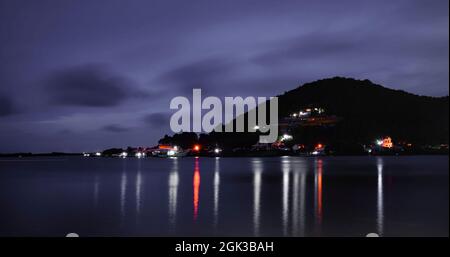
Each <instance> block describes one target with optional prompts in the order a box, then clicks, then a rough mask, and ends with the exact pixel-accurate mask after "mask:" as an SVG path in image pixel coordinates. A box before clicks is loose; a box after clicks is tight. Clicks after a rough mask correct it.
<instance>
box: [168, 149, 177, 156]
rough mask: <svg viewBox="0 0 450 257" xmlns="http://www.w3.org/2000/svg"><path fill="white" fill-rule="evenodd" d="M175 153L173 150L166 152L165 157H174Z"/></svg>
mask: <svg viewBox="0 0 450 257" xmlns="http://www.w3.org/2000/svg"><path fill="white" fill-rule="evenodd" d="M175 153H176V152H175V151H174V150H169V151H167V155H168V156H174V155H175Z"/></svg>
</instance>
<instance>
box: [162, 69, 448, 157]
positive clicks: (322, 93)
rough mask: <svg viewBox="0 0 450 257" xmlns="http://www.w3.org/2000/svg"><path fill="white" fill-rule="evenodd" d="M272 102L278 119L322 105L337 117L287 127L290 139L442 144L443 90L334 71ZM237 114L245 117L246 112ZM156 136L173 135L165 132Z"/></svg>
mask: <svg viewBox="0 0 450 257" xmlns="http://www.w3.org/2000/svg"><path fill="white" fill-rule="evenodd" d="M278 102H279V114H278V116H279V120H280V122H281V121H282V120H283V118H286V117H289V116H290V115H291V114H292V113H295V112H299V110H302V109H305V108H310V107H320V108H323V109H324V110H325V113H326V115H329V116H337V117H338V118H339V121H338V122H337V123H335V124H333V125H332V126H292V127H290V128H289V134H291V135H293V140H292V141H291V142H290V144H291V145H292V144H304V145H309V146H310V147H311V146H313V145H315V144H317V143H318V142H320V143H323V144H326V145H327V146H329V147H330V148H331V149H333V151H334V152H336V153H360V152H361V151H362V145H368V144H372V143H374V141H375V140H376V139H378V138H381V137H385V136H389V137H391V138H392V139H393V141H394V143H404V144H410V145H414V146H417V147H423V146H427V145H439V144H448V135H449V130H448V127H449V121H448V114H449V98H448V96H445V97H429V96H419V95H414V94H411V93H408V92H405V91H401V90H393V89H389V88H386V87H383V86H381V85H377V84H374V83H372V82H371V81H369V80H356V79H352V78H343V77H334V78H328V79H322V80H318V81H314V82H311V83H306V84H304V85H301V86H299V87H297V88H295V89H293V90H291V91H287V92H285V93H284V94H282V95H278ZM243 115H244V116H245V121H247V113H245V114H243ZM235 121H236V120H233V122H235ZM245 127H246V128H247V125H246V126H245ZM280 131H281V130H280ZM183 134H184V133H183ZM186 136H190V135H187V134H186ZM182 137H183V136H182ZM258 139H259V135H258V133H248V132H241V133H216V132H211V133H209V134H201V135H200V137H199V138H198V140H196V141H197V142H200V143H202V144H203V145H220V146H223V147H225V148H234V147H248V146H251V145H253V144H255V143H257V142H258ZM162 141H164V142H166V143H169V142H172V141H173V140H172V138H171V137H168V138H167V137H166V138H165V140H162ZM172 143H179V142H178V141H177V140H175V141H173V142H172Z"/></svg>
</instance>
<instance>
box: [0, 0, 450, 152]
mask: <svg viewBox="0 0 450 257" xmlns="http://www.w3.org/2000/svg"><path fill="white" fill-rule="evenodd" d="M448 5H449V1H448V0H434V1H426V0H422V1H414V0H404V1H402V0H396V1H378V0H377V1H375V0H374V1H361V0H355V1H299V0H298V1H285V0H283V1H275V0H274V1H263V0H255V1H245V0H239V1H237V0H235V1H230V0H215V1H211V0H205V1H198V0H190V1H181V0H180V1H168V0H164V1H154V0H145V1H130V0H127V1H125V0H122V1H117V0H93V1H88V0H77V1H75V0H65V1H60V0H52V1H45V0H36V1H31V0H29V1H22V0H0V60H1V63H0V152H17V151H33V152H48V151H66V152H77V151H97V150H102V149H105V148H108V147H126V146H128V145H130V146H144V145H147V146H152V145H155V144H156V142H157V140H158V139H159V138H160V137H161V136H163V135H164V134H165V133H169V132H170V131H169V123H168V119H169V115H170V113H171V112H170V110H169V102H170V100H171V98H172V97H174V96H177V95H184V96H189V98H190V97H191V94H192V88H194V87H195V88H202V89H203V91H204V93H205V94H208V95H215V96H219V97H224V96H274V95H277V94H280V93H283V92H284V91H287V90H290V89H293V88H295V87H297V86H298V85H300V84H302V83H305V82H310V81H313V80H317V79H322V78H326V77H333V76H346V77H354V78H357V79H370V80H372V81H373V82H375V83H378V84H382V85H385V86H387V87H390V88H396V89H403V90H406V91H409V92H412V93H417V94H422V95H430V96H443V95H448V92H449V87H448V85H449V73H448V69H449V58H448V56H449V32H448V30H449V13H448V9H449V6H448Z"/></svg>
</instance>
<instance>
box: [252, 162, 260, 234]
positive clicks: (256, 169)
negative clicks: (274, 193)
mask: <svg viewBox="0 0 450 257" xmlns="http://www.w3.org/2000/svg"><path fill="white" fill-rule="evenodd" d="M252 168H253V232H254V235H255V236H258V235H259V226H260V207H261V206H260V204H261V203H260V201H261V173H262V161H261V159H260V158H254V159H253V160H252Z"/></svg>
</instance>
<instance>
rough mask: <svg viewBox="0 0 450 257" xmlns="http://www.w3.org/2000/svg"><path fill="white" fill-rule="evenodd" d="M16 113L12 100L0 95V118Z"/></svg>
mask: <svg viewBox="0 0 450 257" xmlns="http://www.w3.org/2000/svg"><path fill="white" fill-rule="evenodd" d="M15 113H17V107H16V106H15V105H14V103H13V101H12V99H11V98H10V97H7V96H6V95H2V94H0V117H2V116H9V115H12V114H15Z"/></svg>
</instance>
